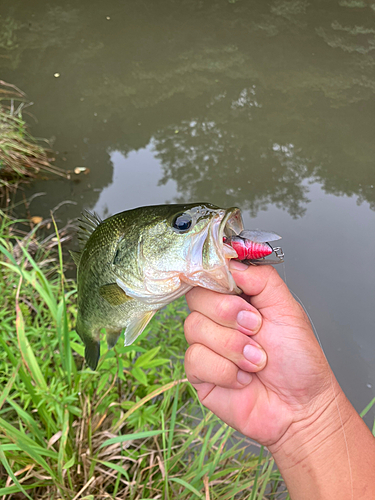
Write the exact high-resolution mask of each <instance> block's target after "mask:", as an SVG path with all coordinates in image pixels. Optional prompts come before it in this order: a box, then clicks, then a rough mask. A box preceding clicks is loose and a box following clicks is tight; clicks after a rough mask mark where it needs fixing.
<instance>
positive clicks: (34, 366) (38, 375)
mask: <svg viewBox="0 0 375 500" xmlns="http://www.w3.org/2000/svg"><path fill="white" fill-rule="evenodd" d="M16 330H17V337H18V345H19V348H20V351H21V356H22V359H23V361H24V363H25V365H26V367H27V369H28V370H29V372H30V374H31V376H32V377H33V379H34V381H35V383H36V384H37V385H38V386H39V387H40V388H42V389H43V390H45V391H46V390H47V384H46V381H45V379H44V377H43V375H42V372H41V370H40V367H39V364H38V362H37V360H36V358H35V356H34V353H33V350H32V349H31V346H30V344H29V341H28V340H27V337H26V334H25V323H24V321H23V316H22V312H21V309H20V307H19V305H18V303H16Z"/></svg>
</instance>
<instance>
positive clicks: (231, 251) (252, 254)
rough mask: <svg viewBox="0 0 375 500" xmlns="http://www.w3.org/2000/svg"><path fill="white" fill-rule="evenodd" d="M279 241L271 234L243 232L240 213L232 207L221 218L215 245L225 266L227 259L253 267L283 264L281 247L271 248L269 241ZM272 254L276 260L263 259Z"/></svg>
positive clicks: (259, 231)
mask: <svg viewBox="0 0 375 500" xmlns="http://www.w3.org/2000/svg"><path fill="white" fill-rule="evenodd" d="M214 226H215V222H214ZM212 231H214V232H215V231H216V228H215V227H213V228H212ZM279 239H281V236H279V235H278V234H276V233H273V232H269V231H262V230H259V229H255V230H249V231H247V230H244V226H243V220H242V215H241V211H240V210H239V209H238V208H236V207H233V208H229V209H228V210H226V211H225V213H224V215H223V216H222V219H221V221H220V223H219V225H218V229H217V235H216V245H217V250H218V251H221V253H222V255H223V257H224V259H225V260H226V263H227V264H228V262H229V259H239V260H244V261H245V262H247V263H248V264H253V265H262V264H278V263H280V262H284V253H283V251H282V248H281V247H273V246H272V245H271V244H270V243H269V241H275V240H279ZM272 253H273V254H274V256H275V257H276V259H265V257H266V256H269V255H270V254H272Z"/></svg>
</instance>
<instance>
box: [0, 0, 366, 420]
mask: <svg viewBox="0 0 375 500" xmlns="http://www.w3.org/2000/svg"><path fill="white" fill-rule="evenodd" d="M374 1H375V0H369V1H366V0H337V1H331V0H321V1H307V0H271V1H270V0H263V1H262V2H260V1H255V0H253V1H247V0H237V1H235V0H231V1H229V2H228V1H226V0H211V1H210V0H204V1H203V0H202V1H199V0H178V1H177V0H158V1H155V0H154V1H152V0H143V1H125V0H124V1H119V0H116V1H114V0H109V1H108V0H107V1H106V2H99V1H93V0H91V1H90V2H88V1H81V2H73V3H68V2H65V1H64V2H63V1H62V0H60V1H55V2H51V3H49V4H48V3H46V2H42V1H37V0H33V1H32V2H30V1H29V2H28V1H26V0H23V1H18V0H2V2H1V6H0V13H1V18H0V23H1V31H0V78H1V79H3V80H5V81H7V82H11V83H13V84H15V85H17V86H18V87H20V88H21V89H23V90H24V91H25V92H26V93H27V94H28V96H29V98H30V99H31V100H32V101H34V103H35V104H34V106H33V108H32V112H33V114H34V115H35V116H36V117H37V118H38V123H37V124H34V125H33V127H32V132H33V133H34V134H35V135H37V136H40V137H47V138H49V139H51V138H53V139H54V144H53V147H54V149H55V151H58V152H59V154H58V155H57V164H58V165H59V166H62V167H64V168H66V169H67V170H71V171H73V170H74V168H76V167H86V168H88V169H90V172H89V173H87V174H86V175H85V174H80V175H75V174H73V175H72V177H73V178H72V180H70V181H65V180H61V179H58V180H56V181H48V182H38V183H36V184H35V185H34V186H33V187H32V188H31V189H29V190H27V192H26V194H27V196H29V195H31V194H32V193H34V192H45V193H46V194H45V195H44V196H43V197H39V198H36V199H35V200H34V201H33V202H32V204H31V212H32V215H46V214H48V213H49V210H50V209H51V208H52V207H54V206H56V205H57V204H58V203H60V202H62V201H64V200H72V201H75V202H76V203H77V204H76V205H64V206H62V207H61V208H60V210H59V212H58V213H59V215H60V217H61V218H62V219H67V218H72V217H76V216H77V215H78V214H79V212H80V210H81V209H82V208H83V207H85V208H89V209H94V210H96V211H97V212H98V213H99V214H100V215H101V216H106V215H109V214H112V213H114V212H117V211H121V210H125V209H127V208H131V207H135V206H139V205H144V204H155V203H164V202H174V201H197V200H198V201H202V200H206V201H210V202H212V203H215V204H219V205H222V206H232V205H237V206H239V207H241V208H242V209H243V212H244V219H245V223H246V226H247V227H248V228H257V227H259V228H263V229H268V230H273V231H276V232H278V233H280V234H282V235H283V249H284V251H285V254H286V263H285V269H279V271H280V273H281V274H282V275H283V276H285V278H286V280H287V283H288V285H289V286H290V287H291V289H292V290H294V291H295V292H296V293H297V295H298V296H299V297H300V298H301V300H302V301H303V303H304V304H305V306H306V308H307V310H308V312H309V314H310V315H311V317H312V319H313V321H314V324H315V327H316V329H317V331H318V334H319V337H320V339H321V342H322V344H323V347H324V349H325V352H326V354H327V357H328V359H329V361H330V363H331V365H332V366H333V369H334V371H335V373H336V375H337V377H338V379H339V381H340V383H341V385H342V386H343V388H344V389H345V391H346V393H347V394H348V396H349V397H350V399H351V401H352V402H353V403H354V405H355V406H356V408H357V409H359V410H361V409H362V408H363V407H364V406H365V405H366V404H367V402H369V400H370V399H371V398H372V397H373V396H374V395H375V326H374V325H375V300H374V298H375V293H374V292H375V265H374V259H375V253H374V248H375V211H374V209H375V187H374V186H375V162H374V158H375V140H374V139H375V99H374V95H375V57H374V56H375V3H374ZM55 74H59V76H58V77H57V76H54V75H55ZM285 362H286V363H287V362H288V360H287V359H286V360H285Z"/></svg>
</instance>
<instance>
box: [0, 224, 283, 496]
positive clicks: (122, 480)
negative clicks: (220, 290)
mask: <svg viewBox="0 0 375 500" xmlns="http://www.w3.org/2000/svg"><path fill="white" fill-rule="evenodd" d="M15 246H16V242H15V241H14V240H13V239H11V238H10V236H9V221H7V219H6V218H5V217H4V218H3V221H2V225H1V227H0V255H1V256H2V258H1V266H0V273H1V275H0V325H1V326H0V330H1V331H0V384H1V388H2V389H1V394H0V464H1V465H0V498H2V499H4V500H10V499H12V498H15V494H16V493H17V494H21V493H22V494H23V495H24V497H26V498H28V499H30V498H32V499H49V500H57V499H62V500H78V499H83V498H84V499H86V500H89V499H90V500H93V499H95V500H96V499H98V498H115V499H134V500H135V499H138V500H141V499H146V498H147V499H149V498H153V499H163V500H166V499H177V498H178V499H202V500H207V499H211V500H212V499H221V500H225V499H237V498H241V499H242V498H243V499H252V500H260V499H264V498H267V499H281V498H283V499H285V498H287V493H286V492H285V488H284V485H283V483H282V481H281V478H280V476H279V473H278V472H277V470H276V469H275V467H274V462H273V460H272V459H271V457H270V456H269V455H268V454H267V453H266V452H265V451H263V450H262V453H261V454H259V455H258V456H256V455H254V454H252V453H250V452H249V444H250V443H249V442H248V441H247V440H246V439H243V438H242V437H240V436H238V435H237V434H236V433H235V432H234V431H233V430H232V429H231V428H229V427H228V426H226V425H225V424H223V423H222V422H220V421H219V420H218V419H217V418H216V417H215V416H214V415H213V414H212V413H210V412H208V411H206V410H205V409H203V408H202V407H201V405H200V403H199V401H198V400H197V398H196V395H195V391H194V390H193V389H192V388H191V386H190V385H189V383H188V382H187V380H186V378H185V376H184V369H183V352H184V350H185V348H186V345H185V340H184V336H183V320H184V318H185V316H186V310H185V306H184V302H183V301H178V302H175V303H173V304H171V305H170V306H169V307H168V308H166V309H165V310H163V311H162V312H161V313H160V314H159V315H158V316H157V317H156V318H155V320H153V321H152V322H151V323H150V325H149V327H148V328H147V330H146V332H145V333H144V334H143V335H142V338H141V341H140V342H138V343H137V345H135V346H130V347H124V345H123V339H120V340H119V342H118V343H117V345H116V347H115V348H114V349H113V350H111V351H108V350H107V349H106V346H105V344H104V343H103V344H102V346H101V347H102V357H101V360H100V364H99V367H98V370H97V371H96V372H93V371H91V370H89V369H87V368H86V366H85V365H84V362H83V351H84V348H83V345H82V343H81V341H80V340H79V338H78V336H77V334H76V333H75V331H74V325H75V316H76V306H75V293H76V291H75V287H74V284H73V283H72V282H70V281H69V280H66V279H65V278H64V275H63V267H62V256H61V252H60V262H59V263H58V265H56V266H55V267H54V268H53V269H52V272H51V268H50V269H49V270H48V273H49V276H50V277H49V278H48V279H47V274H46V269H45V268H41V267H40V266H39V265H38V263H37V262H36V261H35V260H34V259H33V257H32V256H31V255H30V253H29V252H28V250H27V248H24V247H22V254H23V257H22V259H19V258H18V259H16V258H15V256H14V248H15ZM50 267H51V266H50ZM155 346H156V347H155ZM17 498H19V497H18V496H17Z"/></svg>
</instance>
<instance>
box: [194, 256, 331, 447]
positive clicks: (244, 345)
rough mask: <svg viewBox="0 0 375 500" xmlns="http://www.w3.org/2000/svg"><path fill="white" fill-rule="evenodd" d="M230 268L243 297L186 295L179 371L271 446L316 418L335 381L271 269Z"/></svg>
mask: <svg viewBox="0 0 375 500" xmlns="http://www.w3.org/2000/svg"><path fill="white" fill-rule="evenodd" d="M240 269H242V270H240ZM231 272H232V275H233V277H234V279H235V281H236V283H237V285H238V286H239V287H240V288H241V289H242V290H243V292H244V295H243V296H241V297H239V296H234V295H223V294H220V293H216V292H212V291H210V290H206V289H203V288H199V287H196V288H193V289H192V290H191V291H190V292H189V293H188V294H187V295H186V299H187V303H188V306H189V308H190V310H191V314H190V315H189V316H188V318H187V319H186V321H185V335H186V339H187V341H188V343H189V344H190V347H189V348H188V350H187V352H186V356H185V370H186V374H187V377H188V379H189V381H190V382H191V383H192V385H193V386H194V387H195V388H196V389H197V391H198V396H199V398H200V400H201V401H202V403H203V404H204V405H205V406H206V407H207V408H209V409H210V410H211V411H213V412H214V413H215V414H216V415H218V416H219V417H220V418H221V419H222V420H224V421H225V422H227V423H228V424H229V425H230V426H232V427H234V428H235V429H237V430H239V431H240V432H241V433H242V434H244V435H246V436H248V437H251V438H252V439H255V440H256V441H258V442H259V443H261V444H264V445H266V446H268V447H270V446H272V445H277V443H278V441H279V440H280V439H281V438H282V437H283V436H284V435H286V434H287V433H288V435H290V434H293V433H294V432H297V430H298V429H299V428H304V427H305V426H306V425H310V423H311V422H314V421H315V420H316V419H317V418H319V416H320V414H321V413H323V412H324V411H325V409H326V408H327V407H328V406H330V405H331V403H332V401H333V400H334V399H335V394H336V393H338V392H339V391H340V388H339V386H338V384H337V382H336V380H335V378H334V376H333V374H332V371H331V369H330V367H329V365H328V362H327V360H326V358H325V356H324V354H323V351H322V350H321V348H320V346H319V344H318V342H317V340H316V338H315V336H314V333H313V330H312V327H311V324H310V321H309V320H308V318H307V316H306V314H305V312H304V311H303V309H302V307H301V306H300V305H299V304H298V303H297V302H296V301H295V299H294V298H293V297H292V295H291V293H290V292H289V290H288V288H287V286H286V285H285V283H284V282H283V281H282V279H281V278H280V277H279V275H278V273H277V271H276V270H275V269H274V268H272V267H271V266H259V267H253V266H250V267H249V268H247V267H246V266H245V265H244V264H242V263H238V262H233V261H232V262H231ZM246 356H247V357H248V359H246ZM249 359H250V361H249Z"/></svg>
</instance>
